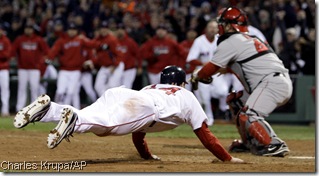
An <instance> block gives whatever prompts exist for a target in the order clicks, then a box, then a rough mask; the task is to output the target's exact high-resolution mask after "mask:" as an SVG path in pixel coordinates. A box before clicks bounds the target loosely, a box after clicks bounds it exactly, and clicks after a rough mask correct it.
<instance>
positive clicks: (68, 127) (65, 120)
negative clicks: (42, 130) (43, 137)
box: [47, 108, 78, 149]
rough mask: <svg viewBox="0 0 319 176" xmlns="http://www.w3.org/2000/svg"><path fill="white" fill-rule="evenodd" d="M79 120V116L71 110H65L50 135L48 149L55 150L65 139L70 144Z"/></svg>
mask: <svg viewBox="0 0 319 176" xmlns="http://www.w3.org/2000/svg"><path fill="white" fill-rule="evenodd" d="M77 118H78V116H77V114H76V113H74V112H73V110H72V109H71V108H64V109H63V111H62V113H61V119H60V121H59V123H58V125H57V126H56V127H55V128H54V129H53V130H51V131H50V133H49V136H48V142H47V145H48V148H50V149H53V148H55V147H56V146H58V145H59V144H60V142H61V141H62V140H63V139H65V140H66V141H68V142H70V140H69V136H72V133H73V131H74V127H75V123H76V120H77Z"/></svg>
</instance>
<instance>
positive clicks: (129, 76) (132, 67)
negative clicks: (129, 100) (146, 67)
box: [116, 28, 141, 88]
mask: <svg viewBox="0 0 319 176" xmlns="http://www.w3.org/2000/svg"><path fill="white" fill-rule="evenodd" d="M116 34H117V39H118V42H119V45H118V46H117V48H116V49H117V50H118V51H119V52H121V53H123V62H124V65H125V67H124V73H123V76H122V84H123V85H124V86H125V87H127V88H132V86H133V82H134V80H135V77H136V73H137V67H138V66H140V65H141V63H140V62H141V61H140V58H138V50H139V46H138V44H137V43H136V42H135V41H134V40H133V39H132V38H131V37H129V36H128V35H127V34H126V32H125V30H124V29H122V28H119V29H118V30H117V31H116Z"/></svg>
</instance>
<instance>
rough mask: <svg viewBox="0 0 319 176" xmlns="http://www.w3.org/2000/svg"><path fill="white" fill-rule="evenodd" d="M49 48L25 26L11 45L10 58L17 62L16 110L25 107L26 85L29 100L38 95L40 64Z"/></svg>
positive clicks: (31, 29)
mask: <svg viewBox="0 0 319 176" xmlns="http://www.w3.org/2000/svg"><path fill="white" fill-rule="evenodd" d="M48 50H49V47H48V45H47V43H46V42H45V41H44V40H43V38H41V37H40V36H38V35H36V34H34V29H33V26H32V25H27V26H26V27H25V29H24V34H22V35H21V36H19V37H18V38H16V39H15V40H14V42H13V45H12V56H13V57H16V58H17V62H18V94H17V97H18V98H17V105H16V110H17V111H18V110H20V109H21V108H22V107H24V106H25V104H26V100H27V95H28V94H27V92H26V90H27V85H28V83H29V86H30V91H31V100H32V101H34V100H35V99H36V98H37V96H38V93H39V86H40V77H41V76H40V64H41V63H42V62H43V59H44V57H45V56H46V55H47V54H48Z"/></svg>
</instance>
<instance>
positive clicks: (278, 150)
mask: <svg viewBox="0 0 319 176" xmlns="http://www.w3.org/2000/svg"><path fill="white" fill-rule="evenodd" d="M289 151H290V150H289V149H288V146H287V145H286V143H285V142H283V143H280V144H269V145H268V146H266V147H264V148H263V149H261V150H259V151H257V153H256V155H262V156H276V157H285V156H286V155H288V153H289Z"/></svg>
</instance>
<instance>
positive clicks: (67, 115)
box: [13, 66, 244, 163]
mask: <svg viewBox="0 0 319 176" xmlns="http://www.w3.org/2000/svg"><path fill="white" fill-rule="evenodd" d="M185 76H186V74H185V72H184V71H183V70H182V69H181V68H180V67H176V66H168V67H166V68H165V69H164V70H163V71H162V72H161V78H160V82H161V84H154V85H150V86H147V87H145V88H143V89H142V90H140V91H135V90H131V89H127V88H123V87H117V88H112V89H108V90H107V91H105V93H104V94H103V95H102V96H101V97H100V98H99V99H98V100H97V101H96V102H94V103H93V104H92V105H90V106H88V107H86V108H84V109H82V110H78V109H75V108H73V107H71V106H68V105H60V104H57V103H54V102H51V101H50V97H49V96H47V95H42V96H40V97H38V99H37V100H36V101H34V102H33V103H31V104H30V105H29V106H27V107H25V108H23V109H22V110H20V111H19V112H18V113H17V115H16V116H15V118H14V122H13V124H14V126H15V127H16V128H22V127H24V126H26V125H28V124H29V123H32V122H38V121H40V122H58V125H57V126H56V127H55V128H54V129H53V130H52V131H51V132H50V133H49V136H48V141H47V145H48V148H51V149H53V148H55V147H56V146H58V145H59V144H60V142H61V141H62V140H63V139H66V140H67V141H68V140H69V136H70V135H72V133H73V132H77V133H84V132H92V133H94V134H95V135H97V136H109V135H125V134H129V133H132V140H133V143H134V145H135V147H136V149H137V151H138V152H139V154H140V156H141V157H142V158H144V159H159V157H157V156H156V155H153V154H151V152H150V150H149V149H148V147H147V143H146V141H145V139H144V137H145V135H146V133H149V132H160V131H165V130H170V129H173V128H176V127H177V126H179V125H181V124H184V123H186V124H188V125H190V126H191V127H192V129H193V130H194V132H195V134H196V135H197V137H198V138H199V140H200V141H201V142H202V144H203V145H204V146H205V147H206V148H207V149H208V150H209V151H210V152H211V153H212V154H214V155H215V156H216V157H217V158H218V159H220V160H221V161H228V162H231V163H244V161H243V160H241V159H239V158H235V157H232V156H231V155H230V154H229V153H228V152H227V151H226V150H225V148H224V147H223V146H222V145H221V144H220V142H219V140H218V139H217V138H216V137H215V136H214V135H213V134H212V133H211V132H210V130H209V129H208V127H207V124H206V123H207V116H206V114H205V113H204V111H203V109H202V107H201V106H200V104H199V102H198V101H197V99H196V98H195V96H194V95H193V93H191V92H190V91H188V90H186V89H184V86H185V83H186V80H185Z"/></svg>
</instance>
